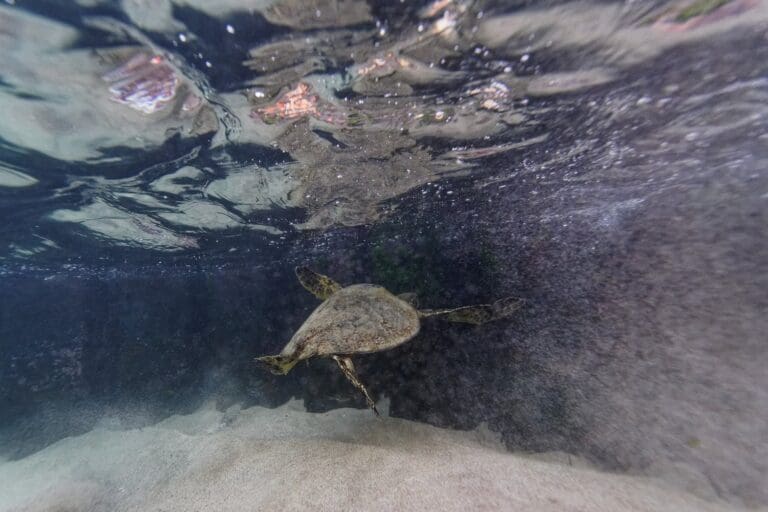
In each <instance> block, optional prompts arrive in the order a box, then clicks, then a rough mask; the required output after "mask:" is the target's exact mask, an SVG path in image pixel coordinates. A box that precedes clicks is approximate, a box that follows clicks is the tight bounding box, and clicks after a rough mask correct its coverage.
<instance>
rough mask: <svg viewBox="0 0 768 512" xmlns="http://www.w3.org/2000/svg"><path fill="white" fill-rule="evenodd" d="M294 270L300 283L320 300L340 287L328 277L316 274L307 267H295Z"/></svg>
mask: <svg viewBox="0 0 768 512" xmlns="http://www.w3.org/2000/svg"><path fill="white" fill-rule="evenodd" d="M294 271H295V272H296V277H298V278H299V282H300V283H301V285H302V286H303V287H304V288H306V289H307V291H308V292H310V293H311V294H312V295H314V296H315V297H317V298H318V299H320V300H326V299H327V298H328V297H330V296H331V295H333V294H334V293H336V292H337V291H339V290H341V288H342V286H341V285H340V284H339V283H337V282H336V281H334V280H333V279H331V278H330V277H328V276H324V275H322V274H318V273H317V272H315V271H313V270H310V269H309V268H307V267H296V268H295V269H294Z"/></svg>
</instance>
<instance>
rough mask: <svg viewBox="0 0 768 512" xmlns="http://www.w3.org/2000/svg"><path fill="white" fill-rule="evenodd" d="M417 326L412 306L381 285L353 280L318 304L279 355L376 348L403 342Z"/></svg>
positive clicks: (344, 351)
mask: <svg viewBox="0 0 768 512" xmlns="http://www.w3.org/2000/svg"><path fill="white" fill-rule="evenodd" d="M419 328H420V322H419V314H418V312H417V311H416V310H415V309H414V308H413V306H411V305H410V304H408V303H407V302H405V301H404V300H402V299H399V298H397V297H395V296H394V295H392V294H391V293H390V292H388V291H387V290H386V289H385V288H382V287H381V286H376V285H371V284H355V285H352V286H347V287H346V288H342V289H341V290H339V291H337V292H336V293H334V294H333V295H331V296H330V297H329V298H328V300H326V301H325V302H323V303H322V304H320V305H319V306H318V307H317V309H315V310H314V311H313V312H312V314H311V315H310V316H309V318H307V320H306V322H304V325H302V326H301V328H300V329H299V330H298V331H296V334H294V335H293V338H291V341H289V342H288V344H287V345H286V346H285V348H284V349H283V351H282V352H281V355H284V356H293V357H295V358H297V359H307V358H309V357H314V356H327V355H332V354H362V353H368V352H378V351H380V350H387V349H390V348H392V347H396V346H398V345H400V344H402V343H405V342H406V341H408V340H409V339H411V338H413V337H414V336H416V334H417V333H418V332H419Z"/></svg>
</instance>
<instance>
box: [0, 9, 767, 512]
mask: <svg viewBox="0 0 768 512" xmlns="http://www.w3.org/2000/svg"><path fill="white" fill-rule="evenodd" d="M767 33H768V4H767V3H766V2H765V1H762V0H725V1H706V0H696V1H693V0H691V1H687V0H686V1H683V0H681V1H664V0H658V1H647V2H638V1H623V2H622V1H614V2H610V1H609V2H586V1H585V2H582V1H542V2H523V1H507V2H493V1H488V2H483V1H473V2H469V1H466V2H461V1H451V0H440V1H435V2H432V3H429V2H408V1H405V2H403V1H400V2H381V3H375V2H363V1H352V0H345V1H331V0H313V1H310V2H293V1H291V0H277V1H267V0H265V1H252V2H245V1H242V0H219V1H215V2H208V1H202V0H175V1H170V0H123V1H121V2H106V1H105V2H100V1H85V0H83V1H81V2H69V3H58V2H53V3H52V2H45V1H41V2H38V1H22V0H16V2H12V1H9V0H6V1H5V2H4V3H0V48H2V50H0V111H2V112H3V115H2V118H1V119H0V214H2V216H3V219H4V222H3V223H2V228H0V278H2V283H1V286H0V348H1V349H2V354H3V355H2V357H0V408H3V409H5V410H7V411H8V414H3V415H2V416H3V420H0V432H2V433H3V436H4V437H5V438H6V439H4V440H3V439H0V449H1V450H2V451H1V452H0V455H5V456H7V457H8V458H9V459H19V460H25V459H24V457H26V456H28V455H29V454H31V453H34V452H36V451H38V450H40V449H43V448H44V447H45V446H47V445H48V444H50V443H52V442H54V441H57V440H59V439H63V438H66V437H67V436H70V435H73V434H80V433H85V432H89V431H91V429H92V428H93V427H94V426H95V425H99V424H102V425H103V422H104V421H107V420H105V418H107V419H109V421H112V420H115V418H119V421H118V420H115V421H118V423H119V426H120V427H121V428H125V429H128V428H132V427H136V426H139V425H151V424H154V423H156V422H157V421H159V420H162V419H164V418H166V417H167V416H168V415H170V414H173V413H180V412H191V411H193V410H197V409H198V407H199V406H200V405H201V404H202V403H203V402H204V401H205V400H206V399H210V397H212V396H213V397H215V398H216V399H217V400H218V405H217V407H218V408H219V409H221V410H222V411H223V410H225V409H227V407H230V406H231V405H232V404H235V403H237V404H240V405H242V406H246V407H247V406H251V405H254V404H259V405H268V406H276V405H279V404H283V403H284V402H286V401H287V400H288V399H289V398H290V397H301V398H303V400H304V405H305V407H306V409H307V410H308V411H312V412H320V411H327V410H330V409H337V408H340V407H350V406H362V405H363V402H361V399H360V397H357V396H355V395H354V394H353V390H352V388H351V387H349V385H348V383H347V382H346V381H344V379H343V377H342V376H341V374H340V373H339V372H338V371H337V369H336V368H334V367H332V366H330V364H331V363H329V364H327V365H326V364H324V363H323V362H322V361H320V362H316V363H312V364H311V365H308V366H306V367H299V368H298V369H297V370H296V371H295V372H294V373H292V374H291V375H289V376H287V377H282V378H275V377H273V376H271V375H267V374H266V373H264V372H262V371H260V370H259V369H258V368H256V367H255V365H254V364H253V363H252V359H253V357H255V356H257V355H263V354H266V353H275V352H277V351H278V350H279V349H280V348H281V347H282V346H283V345H284V344H285V342H287V341H288V339H290V337H291V335H292V333H293V332H294V331H295V330H296V329H297V328H298V327H299V326H300V325H301V324H302V322H303V321H304V319H305V318H306V316H307V315H308V313H309V312H310V311H311V310H312V308H313V307H315V306H316V305H317V303H316V302H314V301H313V299H312V297H311V296H309V295H308V294H305V292H304V290H302V289H301V288H300V287H299V285H298V283H297V282H296V280H295V278H294V276H293V273H292V268H293V267H294V266H295V265H310V266H312V267H313V268H316V269H318V270H319V271H322V272H325V273H328V274H329V275H332V276H333V277H334V278H335V279H338V280H339V281H340V282H342V283H344V284H352V283H357V282H374V283H379V284H382V285H384V286H386V287H388V288H389V289H390V290H391V291H393V292H394V293H403V292H415V294H416V295H417V296H418V299H419V302H420V303H421V304H423V305H424V306H425V307H450V306H456V305H463V304H471V303H479V302H489V301H492V300H494V299H496V298H499V297H503V296H516V297H522V298H524V299H525V300H526V307H525V308H523V310H522V311H520V313H519V315H518V316H516V317H515V318H513V319H511V320H509V321H505V322H503V323H502V322H499V324H493V325H489V326H487V327H483V328H482V329H481V330H471V329H469V328H467V327H465V326H455V325H445V324H441V323H439V322H433V323H426V324H425V325H424V326H423V327H422V333H421V334H420V336H419V337H417V338H416V339H415V340H414V341H412V342H411V343H409V344H407V345H404V346H402V347H398V348H397V349H395V350H392V351H390V352H385V353H381V354H374V355H369V356H364V357H363V356H361V357H360V360H359V361H358V362H357V364H358V369H359V370H360V373H361V375H362V376H363V377H364V378H363V380H364V381H366V382H367V383H368V384H369V386H370V387H371V388H372V389H373V392H374V396H375V397H377V398H383V397H387V399H388V400H389V412H390V414H392V415H393V416H397V417H400V418H405V419H408V420H415V421H421V422H425V423H429V424H431V425H435V426H439V427H450V428H455V429H464V430H471V429H477V428H481V427H482V428H487V429H490V430H491V431H492V432H494V433H495V434H496V435H498V436H499V438H500V441H501V442H502V443H503V444H504V446H505V447H506V449H508V450H511V451H520V450H524V451H527V452H535V453H544V452H547V453H549V452H553V451H557V452H567V453H569V454H572V455H573V456H575V457H578V458H579V459H584V460H588V461H589V463H590V464H594V465H595V467H598V468H601V469H603V470H612V471H616V472H628V473H630V474H634V475H640V474H642V475H645V476H650V477H662V478H664V479H665V480H668V481H669V482H672V484H673V487H674V488H676V489H681V488H682V489H685V490H686V491H688V492H692V493H694V494H696V495H698V496H699V497H702V498H703V499H704V500H705V501H710V502H712V503H716V502H717V503H719V502H720V501H722V502H723V503H727V505H724V506H729V507H730V506H733V507H737V506H743V505H747V506H764V505H765V504H766V503H768V496H767V495H766V489H768V482H766V480H765V475H766V474H768V466H766V462H765V461H766V460H768V458H767V457H768V453H766V444H765V440H766V436H768V421H767V420H766V418H765V414H764V413H762V412H761V411H763V410H765V408H766V407H768V392H767V391H766V389H768V388H767V387H766V384H767V383H768V378H767V377H766V374H765V370H764V368H765V364H766V351H765V343H764V332H765V328H766V327H768V325H766V320H765V315H764V311H765V308H768V297H767V296H766V293H765V290H766V289H768V286H767V285H768V282H766V275H768V274H766V272H765V270H766V268H768V246H767V245H766V242H765V240H766V238H765V227H766V225H768V224H767V223H768V208H766V198H767V197H768V175H766V163H767V162H768V129H767V128H768V65H766V64H765V63H766V62H768V44H767V43H768V39H767V37H766V34H767ZM127 411H128V412H127ZM196 414H198V415H200V414H202V413H200V412H198V413H196ZM196 417H197V416H196ZM110 418H111V419H110ZM310 418H311V416H310ZM100 421H101V422H102V423H99V422H100ZM201 421H202V420H201ZM222 421H223V420H222ZM227 421H229V420H227ZM232 421H234V420H232ZM297 421H299V420H297ZM300 421H308V422H311V421H312V420H311V419H307V420H300ZM42 424H45V425H46V426H45V427H44V428H43V427H41V425H42ZM110 428H111V427H110ZM182 430H183V429H182ZM89 435H90V434H89ZM409 435H411V434H409ZM413 435H416V434H413ZM350 436H351V437H350V438H351V439H354V438H355V436H354V435H353V434H350ZM406 437H407V436H406ZM376 438H377V439H379V440H380V439H386V438H387V436H386V435H383V434H382V436H380V437H376ZM152 442H155V441H154V440H153V441H152ZM377 442H378V441H377ZM39 453H44V452H39ZM558 460H561V459H558ZM0 467H1V466H0ZM8 471H16V469H9V470H8ZM158 471H161V470H158ZM9 474H11V473H9ZM13 474H14V475H15V474H16V473H13ZM19 474H21V473H19ZM19 478H21V477H19ZM115 478H118V477H115ZM84 485H85V484H84ZM88 485H90V483H89V484H88ZM104 485H106V484H104V482H100V483H99V486H100V487H98V491H93V492H94V493H95V494H94V495H96V496H106V495H109V496H111V497H110V498H109V499H106V498H104V499H105V501H104V503H108V504H109V505H104V506H107V507H108V508H109V507H114V506H118V505H117V504H119V503H120V500H119V499H117V498H115V497H114V496H116V495H112V494H110V493H109V492H108V491H107V490H105V489H109V488H111V487H110V485H117V486H119V485H118V484H116V483H114V482H112V483H111V484H109V485H107V486H106V487H104ZM136 485H138V484H136ZM86 487H87V486H86ZM92 490H93V489H92V488H91V487H87V489H85V491H84V493H85V494H84V495H88V496H90V494H89V493H90V492H91V491H92ZM142 492H144V491H142ZM502 494H503V493H502ZM53 496H59V495H58V494H56V493H54V494H53ZM19 499H21V498H19ZM62 499H63V498H62ZM88 499H90V498H88ZM94 499H95V498H94ZM53 501H55V499H53ZM14 503H20V502H14ZM62 503H64V502H63V501H62ZM83 503H91V502H89V501H88V500H86V501H85V502H83ZM265 503H266V502H265ZM2 505H3V504H2V500H0V508H2ZM131 506H138V507H141V506H145V505H141V504H139V505H136V504H135V503H134V504H132V505H131ZM606 506H608V505H606ZM718 506H719V505H718ZM126 507H128V506H127V505H126ZM108 508H107V509H108ZM128 508H130V507H128ZM646 508H647V509H652V508H653V506H652V505H648V504H646ZM12 509H13V508H12ZM31 509H33V510H37V509H35V508H34V507H32V508H31ZM24 510H26V509H24ZM105 510H106V509H105Z"/></svg>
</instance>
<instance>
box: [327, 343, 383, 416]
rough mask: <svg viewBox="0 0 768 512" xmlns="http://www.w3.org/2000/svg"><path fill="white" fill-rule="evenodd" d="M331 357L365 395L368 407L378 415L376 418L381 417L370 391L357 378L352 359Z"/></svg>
mask: <svg viewBox="0 0 768 512" xmlns="http://www.w3.org/2000/svg"><path fill="white" fill-rule="evenodd" d="M331 357H332V358H333V360H334V361H336V363H338V365H339V368H341V371H342V372H343V373H344V375H345V376H346V377H347V379H349V381H350V382H351V383H352V385H353V386H355V387H356V388H357V389H359V390H360V392H361V393H363V395H365V401H366V402H368V407H370V408H371V409H373V412H374V413H376V416H379V411H378V409H376V403H375V402H374V401H373V399H372V398H371V395H369V394H368V390H367V389H365V386H364V385H363V383H362V382H360V379H359V378H358V376H357V372H356V371H355V365H354V364H353V363H352V359H350V358H349V357H346V356H331Z"/></svg>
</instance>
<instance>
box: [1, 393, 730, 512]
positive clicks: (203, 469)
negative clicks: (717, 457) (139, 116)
mask: <svg viewBox="0 0 768 512" xmlns="http://www.w3.org/2000/svg"><path fill="white" fill-rule="evenodd" d="M727 509H730V507H728V506H726V505H723V504H713V503H709V502H706V501H704V500H702V499H700V498H697V497H694V496H692V495H689V494H686V493H684V492H682V491H677V490H675V489H673V488H671V487H669V488H666V487H664V486H663V485H662V484H661V483H660V482H655V481H653V480H649V479H645V478H640V477H630V476H621V475H614V474H606V473H601V472H598V471H595V470H592V469H590V468H588V467H585V466H584V465H579V466H568V465H561V464H556V463H549V462H544V461H542V460H537V459H533V458H529V457H523V456H518V455H513V454H510V453H505V452H504V451H503V450H502V449H501V447H500V446H499V445H498V444H497V442H495V441H493V440H491V439H489V436H488V435H483V434H481V433H461V432H453V431H449V430H442V429H438V428H434V427H430V426H427V425H422V424H417V423H412V422H408V421H404V420H398V419H393V418H385V419H376V418H375V417H374V416H373V415H371V414H370V413H369V412H368V411H364V410H352V409H341V410H336V411H332V412H329V413H325V414H309V413H306V412H304V411H302V410H300V408H299V407H297V405H296V404H288V405H286V406H283V407H281V408H278V409H264V408H260V407H253V408H250V409H245V410H242V411H240V410H237V409H236V408H235V409H230V410H229V411H228V412H227V413H220V412H217V411H215V410H214V409H212V408H210V407H205V408H203V409H201V410H200V411H198V412H196V413H195V414H192V415H189V416H174V417H172V418H169V419H167V420H165V421H163V422H161V423H159V424H157V425H155V426H152V427H147V428H141V429H132V430H107V429H95V430H93V431H91V432H89V433H87V434H85V435H82V436H79V437H73V438H68V439H64V440H62V441H60V442H58V443H56V444H54V445H52V446H49V447H48V448H46V449H44V450H42V451H40V452H38V453H36V454H34V455H32V456H29V457H27V458H25V459H22V460H19V461H14V462H7V461H6V462H0V510H2V511H10V510H13V511H57V512H63V511H107V510H109V511H112V510H114V511H121V510H137V511H138V510H140V511H164V512H171V511H185V512H190V511H197V510H199V511H234V510H238V511H239V510H445V511H452V510H462V511H465V510H536V511H548V510H552V511H555V510H557V511H562V510H579V511H585V512H587V511H610V512H615V511H623V510H664V511H667V510H669V511H675V512H684V511H697V512H700V511H713V510H727Z"/></svg>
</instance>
